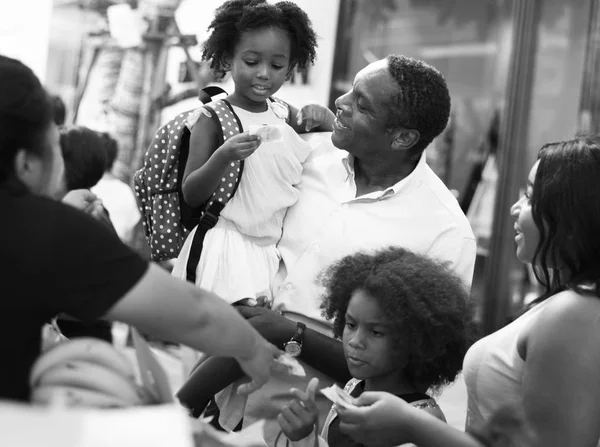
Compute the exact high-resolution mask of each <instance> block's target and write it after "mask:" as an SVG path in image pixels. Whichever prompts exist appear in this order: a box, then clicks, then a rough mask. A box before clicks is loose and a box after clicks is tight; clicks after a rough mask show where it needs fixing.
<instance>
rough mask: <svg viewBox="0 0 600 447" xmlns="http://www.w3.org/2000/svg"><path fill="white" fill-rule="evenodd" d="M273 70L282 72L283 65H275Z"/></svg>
mask: <svg viewBox="0 0 600 447" xmlns="http://www.w3.org/2000/svg"><path fill="white" fill-rule="evenodd" d="M273 68H275V69H276V70H281V69H282V68H283V65H275V64H273Z"/></svg>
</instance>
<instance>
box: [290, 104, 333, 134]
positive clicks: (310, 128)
mask: <svg viewBox="0 0 600 447" xmlns="http://www.w3.org/2000/svg"><path fill="white" fill-rule="evenodd" d="M289 108H290V116H291V117H292V119H291V120H290V121H291V122H290V123H289V124H290V126H292V128H293V129H294V130H295V131H296V133H299V134H300V133H307V132H331V131H332V130H333V121H334V120H335V115H334V113H333V112H332V111H331V110H329V109H328V108H327V107H325V106H322V105H319V104H308V105H305V106H304V107H302V108H301V109H300V110H298V109H296V108H295V107H294V106H292V105H289Z"/></svg>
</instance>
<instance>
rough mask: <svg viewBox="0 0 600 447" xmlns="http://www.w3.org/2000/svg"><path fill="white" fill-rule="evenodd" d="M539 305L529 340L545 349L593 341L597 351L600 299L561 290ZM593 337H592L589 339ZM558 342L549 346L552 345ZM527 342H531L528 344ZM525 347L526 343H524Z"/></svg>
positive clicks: (591, 295)
mask: <svg viewBox="0 0 600 447" xmlns="http://www.w3.org/2000/svg"><path fill="white" fill-rule="evenodd" d="M547 301H548V302H547V303H546V302H542V303H540V304H538V306H540V305H543V306H544V307H543V309H541V311H540V314H539V317H538V318H537V319H536V320H535V322H534V325H533V326H532V328H531V331H530V334H529V337H530V338H531V337H533V338H534V339H538V340H544V341H545V342H547V343H544V345H549V346H557V347H560V346H562V344H563V342H565V341H566V342H570V341H572V342H573V343H579V342H578V340H582V339H586V340H588V342H592V340H591V338H594V339H595V340H596V344H597V345H598V347H599V348H600V331H597V330H596V328H597V326H598V322H599V321H600V297H598V296H596V295H595V294H593V293H579V292H577V291H574V290H565V291H562V292H559V293H557V294H556V295H553V296H551V297H550V298H548V299H547ZM592 334H596V336H595V337H591V335H592ZM553 340H555V341H558V343H553V342H552V341H553ZM530 341H531V340H530ZM528 344H529V343H528Z"/></svg>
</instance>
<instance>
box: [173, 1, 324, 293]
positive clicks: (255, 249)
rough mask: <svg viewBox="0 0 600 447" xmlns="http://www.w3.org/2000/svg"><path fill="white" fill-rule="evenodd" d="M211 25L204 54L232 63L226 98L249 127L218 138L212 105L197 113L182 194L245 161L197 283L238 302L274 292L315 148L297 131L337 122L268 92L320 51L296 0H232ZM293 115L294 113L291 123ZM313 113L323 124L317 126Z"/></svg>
mask: <svg viewBox="0 0 600 447" xmlns="http://www.w3.org/2000/svg"><path fill="white" fill-rule="evenodd" d="M209 30H212V32H211V34H210V35H209V37H208V39H207V40H206V42H205V43H204V51H203V54H202V57H203V59H206V60H210V61H211V68H212V69H213V70H214V72H215V74H216V75H217V76H218V77H223V76H224V75H225V74H226V73H231V77H232V79H233V83H234V91H233V93H232V94H230V95H229V96H228V97H227V98H226V99H227V101H228V102H229V103H230V104H231V106H232V107H233V110H234V112H235V114H236V115H237V116H238V117H239V120H240V122H241V124H242V126H243V128H244V129H246V131H245V132H243V133H241V134H239V135H234V136H232V137H230V138H227V139H226V141H225V142H224V143H223V144H222V145H220V146H219V140H218V133H219V132H220V131H221V129H220V128H219V127H218V125H217V124H215V121H214V120H212V119H211V118H210V115H208V116H206V115H204V114H202V113H200V114H199V118H198V120H197V122H196V123H195V124H194V126H193V128H192V131H191V137H190V151H189V158H188V161H187V163H186V166H185V172H184V176H183V185H182V189H183V195H184V199H185V201H186V202H187V203H188V204H189V205H191V206H199V205H200V204H202V203H204V202H205V201H206V200H207V199H208V198H210V196H211V195H212V194H213V192H214V191H215V189H216V188H217V186H218V184H219V182H220V181H221V178H222V177H223V174H224V172H225V170H226V169H227V167H228V166H229V164H230V163H232V162H234V161H237V160H244V161H245V164H244V169H243V172H242V178H241V180H240V183H239V187H238V189H237V191H236V192H235V195H233V197H232V198H231V199H230V200H229V201H228V202H227V204H226V205H225V207H224V208H223V210H222V212H221V214H220V216H219V219H218V222H217V224H216V225H215V227H214V228H212V229H210V230H209V231H208V232H207V234H206V235H205V237H204V241H203V246H202V253H201V256H200V260H199V262H198V266H197V268H196V283H197V284H198V285H199V286H200V287H203V288H205V289H207V290H210V291H213V292H215V293H217V294H218V295H220V296H222V297H223V298H225V299H227V300H228V301H229V302H236V301H238V300H240V299H242V298H257V297H259V296H260V295H263V294H268V292H269V290H270V287H271V284H272V281H273V277H274V276H275V274H276V273H277V269H278V267H279V254H278V251H277V248H276V243H277V241H278V240H279V239H280V237H281V232H282V223H283V218H284V216H285V213H286V210H287V208H288V207H289V206H291V205H293V204H294V202H295V201H296V200H297V199H298V191H297V189H296V188H295V186H296V185H297V184H298V183H299V182H300V175H301V173H302V163H303V162H304V160H305V159H306V157H307V156H308V153H309V151H310V145H309V144H308V143H306V142H304V141H303V140H302V139H301V138H300V137H299V136H298V135H297V132H298V133H302V132H306V131H307V130H309V129H311V128H312V129H313V130H331V125H332V123H333V113H332V112H331V111H330V110H328V109H326V108H325V107H320V106H310V107H306V108H304V109H303V110H302V112H301V113H302V114H303V117H304V118H305V119H304V124H303V123H302V121H301V122H298V120H297V119H296V116H297V114H298V113H297V110H296V109H295V108H294V107H293V106H291V105H285V106H284V105H283V103H282V102H280V101H276V102H275V101H271V100H270V98H271V97H272V96H273V95H274V94H275V93H277V91H278V90H279V89H280V88H281V86H282V85H283V83H284V82H285V81H286V80H287V79H289V77H290V76H291V74H292V72H293V70H294V69H295V68H296V67H300V68H305V67H307V66H308V65H309V64H311V63H312V62H313V60H314V58H315V48H316V45H317V43H316V36H315V33H314V31H313V29H312V25H311V22H310V20H309V18H308V16H307V15H306V13H305V12H304V11H303V10H302V9H300V8H299V7H298V6H297V5H296V4H294V3H293V2H288V1H282V2H278V3H275V4H270V3H267V2H266V1H265V0H230V1H227V2H225V3H224V4H223V5H222V6H220V7H219V8H218V9H217V10H216V12H215V17H214V19H213V21H212V22H211V24H210V26H209ZM288 116H292V117H294V118H293V119H292V120H291V121H290V125H288V124H286V119H288ZM315 117H316V118H315ZM317 118H318V119H319V125H318V126H316V127H314V128H313V127H312V126H313V121H314V119H317ZM300 119H301V120H302V118H300ZM263 124H267V125H269V126H273V127H270V128H269V129H270V130H271V131H274V132H277V133H279V134H280V135H278V137H277V138H275V140H276V141H271V138H269V137H268V136H264V138H261V137H260V136H259V135H256V134H250V132H249V131H248V129H249V128H251V127H252V126H261V125H263ZM195 231H196V229H194V230H193V231H192V232H191V233H190V235H189V236H188V237H187V239H186V242H185V243H184V246H183V248H182V250H181V253H180V254H179V257H178V259H177V261H176V263H175V265H174V268H173V275H175V276H178V277H180V278H182V279H185V278H186V277H187V271H186V266H187V263H188V258H189V256H190V248H191V245H192V241H193V239H194V234H195Z"/></svg>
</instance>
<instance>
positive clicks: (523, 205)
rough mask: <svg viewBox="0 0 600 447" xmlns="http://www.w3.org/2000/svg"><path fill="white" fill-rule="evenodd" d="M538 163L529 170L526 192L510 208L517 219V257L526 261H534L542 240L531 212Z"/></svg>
mask: <svg viewBox="0 0 600 447" xmlns="http://www.w3.org/2000/svg"><path fill="white" fill-rule="evenodd" d="M538 165H539V161H538V162H536V164H534V165H533V168H531V171H530V172H529V177H528V178H527V190H526V192H525V194H524V195H523V196H522V197H521V198H519V200H518V201H517V202H516V203H515V204H514V205H513V206H512V207H511V208H510V215H511V216H512V217H513V219H515V231H516V232H517V235H516V236H515V242H516V243H517V258H518V259H519V261H521V262H524V263H531V262H532V261H533V255H534V254H535V250H536V248H537V246H538V243H539V241H540V233H539V230H538V228H537V226H536V224H535V222H534V221H533V215H532V214H531V194H532V193H533V182H534V180H535V174H536V172H537V168H538Z"/></svg>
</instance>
